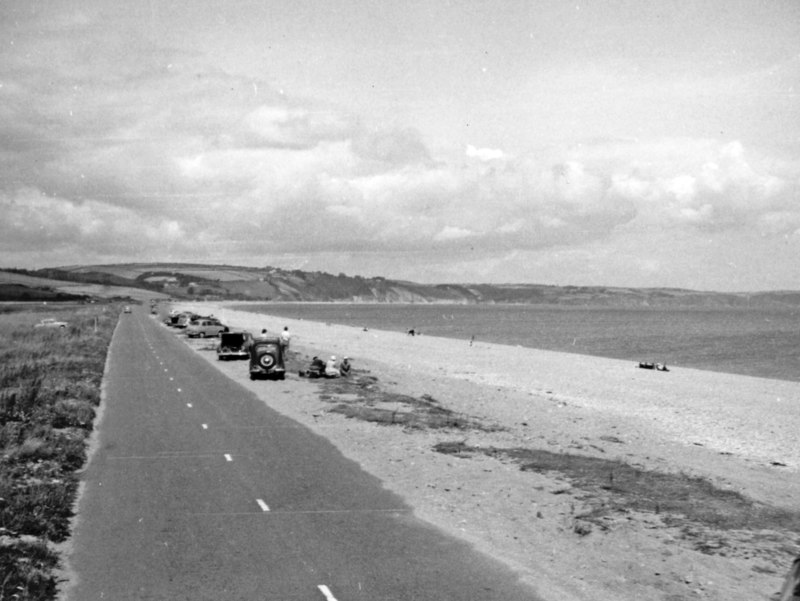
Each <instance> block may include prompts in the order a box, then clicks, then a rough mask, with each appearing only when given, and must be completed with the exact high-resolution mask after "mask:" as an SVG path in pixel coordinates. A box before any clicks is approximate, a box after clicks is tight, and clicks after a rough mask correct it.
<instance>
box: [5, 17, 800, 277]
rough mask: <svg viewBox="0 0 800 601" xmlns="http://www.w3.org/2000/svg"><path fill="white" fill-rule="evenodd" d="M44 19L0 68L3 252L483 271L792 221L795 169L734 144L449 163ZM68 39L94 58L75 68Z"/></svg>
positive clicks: (598, 148)
mask: <svg viewBox="0 0 800 601" xmlns="http://www.w3.org/2000/svg"><path fill="white" fill-rule="evenodd" d="M59 23H61V25H59V26H58V27H57V28H56V29H57V30H58V31H55V32H53V37H52V38H51V39H48V40H47V41H46V42H43V44H44V45H43V46H41V47H39V48H38V50H41V49H42V48H45V49H47V50H48V52H47V53H41V52H36V53H33V54H29V53H20V52H16V53H10V52H9V51H8V49H6V50H5V51H4V52H5V54H4V58H5V59H8V60H6V61H5V62H4V63H2V65H3V66H0V75H1V76H2V82H3V83H2V87H1V88H0V100H2V102H0V169H1V170H2V173H3V174H4V178H3V179H2V183H0V210H2V215H3V219H2V226H0V228H2V230H1V231H2V240H3V242H2V244H3V248H4V252H7V253H12V252H23V251H25V252H28V251H30V252H33V251H34V250H35V249H39V248H44V249H47V252H49V254H39V255H37V256H39V257H44V259H42V260H45V261H46V262H48V263H62V262H64V261H63V260H62V257H64V256H65V254H66V253H70V256H74V257H76V260H80V259H79V258H78V257H80V256H81V254H80V253H81V252H83V253H84V255H85V254H87V253H91V254H92V255H93V256H97V257H108V258H109V260H111V257H129V258H136V257H142V256H149V257H163V258H169V259H180V258H183V259H196V258H207V259H208V260H224V261H234V260H245V261H260V257H266V256H279V255H281V253H290V254H294V255H296V256H302V255H303V254H318V255H319V256H326V257H328V258H330V257H331V256H337V254H338V255H341V256H352V255H350V254H349V253H356V254H357V253H361V254H362V255H366V254H369V253H374V254H375V255H376V256H390V255H391V256H393V257H397V256H403V255H404V254H405V255H406V256H414V257H416V256H419V254H420V253H428V255H429V256H430V257H448V258H450V259H452V258H453V257H457V256H458V255H459V253H460V252H462V251H463V250H465V249H470V251H472V252H473V253H474V255H475V256H479V255H480V256H483V257H491V258H492V259H491V260H490V259H489V258H487V259H486V263H485V265H487V266H488V265H495V263H494V261H495V259H494V258H496V257H509V256H511V255H512V254H513V253H521V254H520V255H519V256H522V255H526V256H530V253H537V252H540V251H543V250H547V249H557V250H558V252H560V253H562V255H561V256H566V250H565V249H570V248H572V249H585V248H586V245H587V244H602V243H607V244H608V245H609V246H608V247H609V248H613V247H614V246H613V245H614V244H618V243H619V244H621V242H619V241H620V240H622V239H625V240H629V239H630V236H631V235H632V232H637V231H647V232H653V231H659V232H668V233H669V235H670V236H673V237H675V238H676V239H679V238H682V237H689V238H691V239H694V237H702V236H705V235H707V234H709V233H727V232H735V231H755V232H757V233H758V235H759V236H762V237H765V238H769V239H776V240H777V239H780V238H781V237H787V236H797V235H798V234H797V232H798V230H800V206H798V205H797V202H796V197H795V194H796V193H795V191H796V190H797V186H798V182H800V165H798V163H797V162H792V161H788V160H785V159H782V158H780V157H775V156H767V155H761V154H759V153H758V152H757V151H756V150H755V149H752V148H747V147H745V146H744V145H743V144H742V143H740V142H720V141H717V140H713V139H691V138H683V139H679V138H671V139H651V140H631V139H628V140H619V139H596V140H593V141H589V142H586V143H584V144H581V145H575V146H570V147H565V148H550V149H547V150H545V151H539V152H537V153H529V154H524V155H519V156H510V155H508V154H506V153H504V152H503V151H502V150H499V149H492V148H478V147H475V146H471V145H470V146H468V147H467V148H466V152H465V154H464V155H462V156H461V157H460V159H459V160H456V161H448V160H446V159H444V158H442V157H438V156H435V155H434V153H432V152H431V150H430V149H429V148H428V147H427V146H426V144H425V142H424V139H423V136H422V135H421V134H420V132H419V131H417V130H415V129H413V128H396V127H392V128H381V127H375V126H373V125H370V124H368V123H364V122H362V121H361V120H360V119H359V118H357V117H356V116H354V115H352V114H350V113H349V112H348V111H347V110H344V109H341V108H339V107H336V106H331V105H327V104H324V103H321V102H319V101H317V100H314V99H306V98H301V97H292V96H291V95H287V94H283V93H280V92H279V91H277V90H274V89H272V88H271V86H270V85H269V84H268V82H266V81H261V80H254V79H253V78H249V77H244V76H238V75H234V74H230V73H226V72H223V71H221V70H220V69H218V68H214V67H211V66H209V65H207V64H205V63H204V61H203V60H202V58H201V57H197V56H192V55H189V54H187V53H182V52H177V51H172V50H170V49H169V48H163V47H157V46H153V45H152V44H151V43H146V42H145V41H143V40H141V39H138V38H125V37H124V36H123V37H122V38H121V39H120V40H118V41H116V42H115V41H114V40H109V34H108V33H106V32H105V31H103V30H102V28H100V27H99V26H98V25H97V23H96V22H95V20H94V19H93V18H91V16H86V15H75V16H73V18H67V17H65V18H64V19H62V20H61V21H59ZM80 36H88V37H87V38H86V39H89V40H91V39H94V38H97V37H98V36H99V37H100V38H102V40H103V44H102V46H103V48H105V49H106V50H108V53H102V56H99V57H93V60H91V61H88V60H85V59H86V56H85V52H84V50H81V48H83V46H82V45H81V44H76V43H75V41H74V40H75V38H77V37H80ZM93 36H94V37H93ZM62 38H64V39H62ZM65 39H69V40H71V43H69V44H67V43H66V42H65ZM28 43H29V42H28ZM128 43H133V44H135V45H136V52H129V53H126V52H125V47H126V44H128ZM28 49H30V48H26V50H28ZM59 49H61V50H63V52H62V53H61V54H59V52H58V50H59ZM53 55H59V56H61V58H60V59H59V60H57V61H55V62H51V61H50V60H49V58H48V57H49V56H53ZM64 55H66V56H64ZM36 57H38V62H37V58H36ZM95 58H96V60H95ZM640 242H641V240H640ZM575 252H576V253H577V254H575V255H570V256H575V257H578V259H576V263H578V262H579V261H580V257H582V256H583V255H582V254H581V253H583V252H585V251H584V250H580V252H578V250H576V251H575ZM611 254H613V252H612V253H611ZM632 254H635V253H632ZM515 256H517V255H515ZM554 256H556V255H554ZM48 257H49V258H48ZM430 260H431V261H435V259H434V258H431V259H430ZM471 260H472V259H471ZM502 260H504V259H497V261H499V262H502ZM457 264H462V263H457ZM462 265H463V264H462ZM649 265H650V267H648V266H647V265H645V264H642V265H641V267H640V269H641V270H645V271H646V270H651V269H652V266H653V265H654V263H652V261H651V262H650V263H649ZM494 268H495V267H486V269H488V270H491V269H494Z"/></svg>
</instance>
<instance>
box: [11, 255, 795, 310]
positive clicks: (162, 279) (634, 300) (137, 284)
mask: <svg viewBox="0 0 800 601" xmlns="http://www.w3.org/2000/svg"><path fill="white" fill-rule="evenodd" d="M5 273H6V274H8V273H9V272H5ZM13 273H14V275H15V276H19V277H27V278H38V279H37V280H32V281H36V282H42V281H49V282H51V283H52V287H53V289H54V290H60V291H72V292H75V291H77V289H80V290H81V292H82V293H87V292H89V291H90V290H91V288H88V289H87V288H85V287H81V288H79V285H84V286H87V285H90V286H100V287H102V288H103V289H104V290H105V291H108V290H115V289H119V288H120V287H124V288H127V289H129V291H130V290H136V291H137V292H138V294H137V296H141V297H147V296H152V297H173V298H181V299H192V298H204V299H208V300H251V301H255V300H258V301H323V302H385V303H392V302H398V303H437V302H439V303H529V304H547V305H575V306H599V307H674V308H682V307H687V308H714V307H720V308H723V307H742V308H746V307H751V308H764V307H775V308H779V307H798V306H800V291H784V292H781V291H776V292H759V293H718V292H699V291H693V290H683V289H674V288H619V287H605V286H548V285H542V284H502V285H498V284H418V283H415V282H407V281H398V280H389V279H386V278H382V277H373V278H364V277H361V276H348V275H345V274H343V273H340V274H338V275H332V274H329V273H324V272H319V271H315V272H306V271H299V270H283V269H278V268H273V267H263V268H256V267H240V266H233V265H202V264H190V263H130V264H119V265H78V266H69V267H58V268H47V269H39V270H36V271H25V270H13ZM2 281H3V279H2V278H0V284H1V283H2ZM16 283H18V284H20V283H23V282H16Z"/></svg>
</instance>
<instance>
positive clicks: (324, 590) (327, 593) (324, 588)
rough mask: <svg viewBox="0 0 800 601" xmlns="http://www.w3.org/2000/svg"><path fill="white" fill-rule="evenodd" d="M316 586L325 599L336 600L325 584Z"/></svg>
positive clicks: (328, 600)
mask: <svg viewBox="0 0 800 601" xmlns="http://www.w3.org/2000/svg"><path fill="white" fill-rule="evenodd" d="M317 588H318V589H319V590H320V592H321V593H322V594H323V595H325V599H327V601H336V597H334V596H333V593H332V592H331V589H329V588H328V587H327V586H325V585H324V584H320V585H319V586H318V587H317Z"/></svg>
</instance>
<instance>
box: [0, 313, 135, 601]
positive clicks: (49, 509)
mask: <svg viewBox="0 0 800 601" xmlns="http://www.w3.org/2000/svg"><path fill="white" fill-rule="evenodd" d="M48 315H54V316H57V317H58V318H59V319H63V320H66V321H68V322H69V323H70V326H69V327H68V328H66V329H65V330H61V329H49V328H33V324H34V323H36V322H38V321H39V319H40V317H41V313H37V312H33V311H20V312H17V313H5V314H2V315H0V453H2V455H0V566H1V567H2V578H0V601H3V600H5V599H51V598H54V595H55V585H56V583H55V579H54V576H53V573H52V571H53V569H54V567H55V566H56V564H57V557H56V556H55V554H54V553H53V552H52V551H51V549H50V546H49V545H50V544H51V543H57V542H60V541H63V540H65V539H66V538H67V537H68V536H69V519H70V517H71V516H72V506H73V502H74V499H75V494H76V491H77V477H76V475H75V471H76V470H78V469H79V468H80V467H81V466H82V465H83V463H84V462H85V459H86V448H85V442H84V441H85V439H86V437H87V436H88V434H89V432H90V431H91V429H92V423H93V419H94V412H95V407H97V405H98V404H99V402H100V384H101V381H102V377H103V368H104V365H105V357H106V352H107V349H108V344H109V342H110V340H111V334H112V332H113V328H114V326H115V324H116V321H117V317H118V315H119V308H118V307H114V306H106V307H103V306H93V307H72V308H71V309H69V310H66V309H64V310H61V311H58V310H57V309H55V308H54V307H53V306H50V308H49V311H48Z"/></svg>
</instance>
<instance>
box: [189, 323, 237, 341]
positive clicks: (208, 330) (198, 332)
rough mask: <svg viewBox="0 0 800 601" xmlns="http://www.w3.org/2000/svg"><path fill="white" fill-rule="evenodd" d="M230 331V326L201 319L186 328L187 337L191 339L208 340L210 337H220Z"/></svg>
mask: <svg viewBox="0 0 800 601" xmlns="http://www.w3.org/2000/svg"><path fill="white" fill-rule="evenodd" d="M227 330H228V326H226V325H224V324H221V323H220V322H219V321H217V320H216V319H207V318H200V319H195V320H193V321H191V322H189V325H188V326H186V335H187V336H188V337H189V338H206V337H208V336H219V335H220V334H221V333H222V332H225V331H227Z"/></svg>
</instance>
